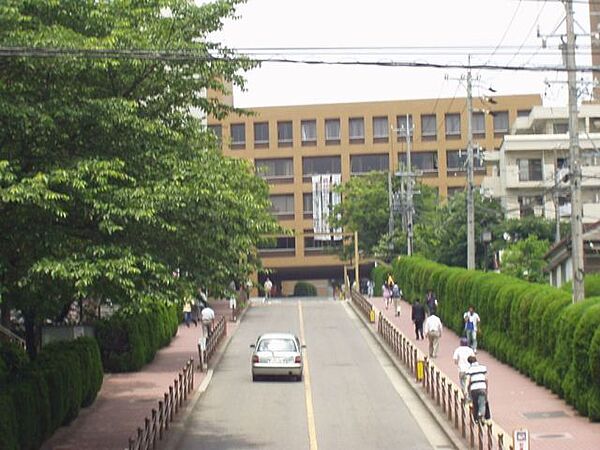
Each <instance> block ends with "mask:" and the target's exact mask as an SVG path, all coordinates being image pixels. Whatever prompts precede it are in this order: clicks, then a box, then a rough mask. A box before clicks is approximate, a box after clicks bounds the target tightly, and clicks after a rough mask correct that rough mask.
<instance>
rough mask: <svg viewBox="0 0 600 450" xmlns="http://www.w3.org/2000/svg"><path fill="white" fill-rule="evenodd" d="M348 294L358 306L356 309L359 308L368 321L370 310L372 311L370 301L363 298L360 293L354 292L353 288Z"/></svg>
mask: <svg viewBox="0 0 600 450" xmlns="http://www.w3.org/2000/svg"><path fill="white" fill-rule="evenodd" d="M350 296H351V298H352V301H353V302H354V304H355V305H356V306H358V309H360V310H361V312H362V313H363V314H364V316H365V318H366V319H367V320H368V321H370V320H371V311H373V305H372V304H371V302H370V301H369V300H367V299H366V298H364V297H363V296H362V295H360V293H358V292H356V291H355V290H354V289H351V290H350Z"/></svg>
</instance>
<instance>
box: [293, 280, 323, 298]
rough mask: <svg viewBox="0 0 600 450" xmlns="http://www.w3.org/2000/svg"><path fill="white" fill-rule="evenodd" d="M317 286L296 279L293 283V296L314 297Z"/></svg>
mask: <svg viewBox="0 0 600 450" xmlns="http://www.w3.org/2000/svg"><path fill="white" fill-rule="evenodd" d="M316 295H317V288H316V287H315V286H314V285H312V284H310V283H307V282H306V281H298V282H297V283H296V284H295V285H294V297H315V296H316Z"/></svg>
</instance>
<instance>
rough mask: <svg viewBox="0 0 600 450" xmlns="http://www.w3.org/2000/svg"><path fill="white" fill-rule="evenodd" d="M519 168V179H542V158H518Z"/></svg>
mask: <svg viewBox="0 0 600 450" xmlns="http://www.w3.org/2000/svg"><path fill="white" fill-rule="evenodd" d="M517 167H518V169H519V181H542V180H543V179H544V178H543V173H542V160H541V159H517Z"/></svg>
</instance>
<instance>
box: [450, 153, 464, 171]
mask: <svg viewBox="0 0 600 450" xmlns="http://www.w3.org/2000/svg"><path fill="white" fill-rule="evenodd" d="M446 167H447V168H448V170H452V171H461V170H467V152H465V151H463V150H448V151H447V152H446Z"/></svg>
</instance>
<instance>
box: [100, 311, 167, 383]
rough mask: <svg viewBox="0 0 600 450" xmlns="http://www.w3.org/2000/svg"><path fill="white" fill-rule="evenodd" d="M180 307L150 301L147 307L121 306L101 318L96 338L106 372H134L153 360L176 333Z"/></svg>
mask: <svg viewBox="0 0 600 450" xmlns="http://www.w3.org/2000/svg"><path fill="white" fill-rule="evenodd" d="M178 325H179V308H178V307H177V305H175V304H168V305H167V304H164V303H155V302H150V303H149V304H148V305H147V306H146V307H144V308H122V309H120V310H119V311H118V312H117V313H116V314H114V315H113V316H111V317H110V318H109V319H104V320H102V321H99V322H98V323H97V326H96V339H97V340H98V344H99V347H100V354H101V359H102V364H103V366H104V369H105V371H107V372H132V371H136V370H139V369H141V368H142V367H143V366H144V365H145V364H147V363H149V362H150V361H152V359H154V356H155V355H156V351H157V350H158V349H159V348H161V347H164V346H165V345H168V344H169V342H171V338H172V337H173V336H174V335H175V334H176V333H177V327H178Z"/></svg>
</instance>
